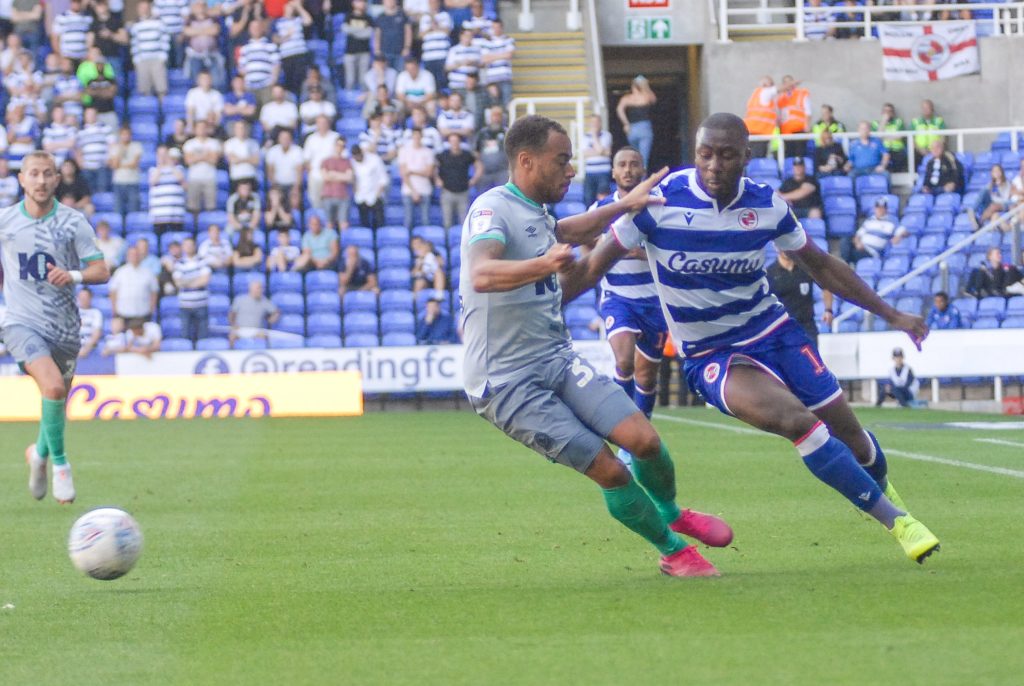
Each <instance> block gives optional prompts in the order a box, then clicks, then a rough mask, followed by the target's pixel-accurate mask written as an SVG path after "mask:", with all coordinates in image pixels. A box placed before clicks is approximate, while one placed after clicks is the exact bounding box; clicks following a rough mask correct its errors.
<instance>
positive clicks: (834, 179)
mask: <svg viewBox="0 0 1024 686" xmlns="http://www.w3.org/2000/svg"><path fill="white" fill-rule="evenodd" d="M818 185H819V186H821V197H822V198H830V197H832V196H836V195H850V196H852V195H853V180H852V179H850V177H849V176H823V177H822V178H820V179H818Z"/></svg>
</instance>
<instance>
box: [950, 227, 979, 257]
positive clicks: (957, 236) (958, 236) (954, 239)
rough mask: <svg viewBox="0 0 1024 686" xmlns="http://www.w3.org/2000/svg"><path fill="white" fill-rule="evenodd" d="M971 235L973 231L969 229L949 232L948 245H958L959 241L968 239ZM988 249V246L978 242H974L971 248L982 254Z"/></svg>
mask: <svg viewBox="0 0 1024 686" xmlns="http://www.w3.org/2000/svg"><path fill="white" fill-rule="evenodd" d="M970 237H971V233H970V232H967V231H954V232H952V233H951V234H949V236H948V237H947V238H946V247H949V248H951V247H953V246H954V245H956V244H957V243H959V242H960V241H963V240H966V239H968V238H970ZM987 249H988V248H987V247H986V246H984V245H979V244H978V243H973V244H972V246H971V250H972V251H975V252H980V253H981V254H984V253H985V251H986V250H987Z"/></svg>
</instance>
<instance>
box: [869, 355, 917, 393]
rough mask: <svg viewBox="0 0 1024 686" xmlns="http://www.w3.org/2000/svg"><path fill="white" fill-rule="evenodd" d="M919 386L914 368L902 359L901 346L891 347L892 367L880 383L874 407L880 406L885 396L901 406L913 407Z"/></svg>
mask: <svg viewBox="0 0 1024 686" xmlns="http://www.w3.org/2000/svg"><path fill="white" fill-rule="evenodd" d="M920 388H921V382H920V380H918V378H917V377H916V376H914V370H913V369H911V368H910V367H909V366H908V365H906V364H905V363H904V361H903V348H893V350H892V369H890V370H889V378H888V379H887V380H886V381H884V382H883V383H882V384H880V388H879V390H878V400H877V401H876V402H875V407H881V406H882V403H884V402H885V400H886V398H892V399H894V400H895V401H896V402H898V403H899V404H900V406H901V407H914V406H915V405H917V391H918V390H919V389H920Z"/></svg>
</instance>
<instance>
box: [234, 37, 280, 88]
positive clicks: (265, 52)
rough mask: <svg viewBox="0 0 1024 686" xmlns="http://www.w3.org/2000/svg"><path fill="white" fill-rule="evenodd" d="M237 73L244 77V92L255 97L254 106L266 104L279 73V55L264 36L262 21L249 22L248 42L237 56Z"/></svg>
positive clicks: (272, 44)
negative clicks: (249, 92) (246, 91)
mask: <svg viewBox="0 0 1024 686" xmlns="http://www.w3.org/2000/svg"><path fill="white" fill-rule="evenodd" d="M238 72H239V73H240V74H242V75H243V76H244V77H245V88H246V90H248V91H251V92H252V93H253V94H254V95H255V96H256V105H257V106H262V105H264V104H266V103H267V102H268V101H269V100H270V91H271V87H272V86H273V85H274V84H276V83H277V78H278V76H279V74H280V72H281V54H280V52H279V51H278V49H277V45H275V44H274V43H272V42H271V41H269V40H267V37H266V36H265V35H264V27H263V22H262V21H258V20H253V21H251V22H249V42H248V43H246V44H245V45H244V46H242V50H241V52H240V53H239V54H238Z"/></svg>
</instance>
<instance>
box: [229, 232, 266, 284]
mask: <svg viewBox="0 0 1024 686" xmlns="http://www.w3.org/2000/svg"><path fill="white" fill-rule="evenodd" d="M262 264H263V248H261V247H260V246H259V245H257V243H256V241H255V240H254V239H253V230H252V229H250V228H248V227H245V228H243V229H242V230H241V231H239V232H238V243H237V244H236V245H235V250H234V252H233V253H232V254H231V267H232V268H233V269H234V272H235V273H236V274H237V273H239V272H244V271H249V270H253V269H259V268H260V266H261V265H262Z"/></svg>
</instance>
